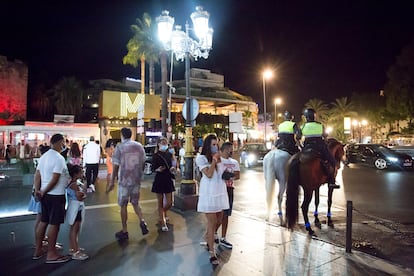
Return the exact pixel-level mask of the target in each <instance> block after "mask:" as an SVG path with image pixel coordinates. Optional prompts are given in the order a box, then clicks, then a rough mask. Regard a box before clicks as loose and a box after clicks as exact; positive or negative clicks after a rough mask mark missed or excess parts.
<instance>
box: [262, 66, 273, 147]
mask: <svg viewBox="0 0 414 276" xmlns="http://www.w3.org/2000/svg"><path fill="white" fill-rule="evenodd" d="M272 76H273V71H272V70H270V69H266V70H264V71H263V118H264V120H263V121H264V134H263V142H264V143H266V140H267V137H266V80H267V79H270V78H271V77H272Z"/></svg>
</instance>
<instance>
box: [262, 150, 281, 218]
mask: <svg viewBox="0 0 414 276" xmlns="http://www.w3.org/2000/svg"><path fill="white" fill-rule="evenodd" d="M271 153H272V152H269V153H268V154H266V155H265V157H264V159H263V174H264V178H265V187H266V203H267V220H270V215H271V211H272V208H273V198H274V193H275V180H276V173H275V169H274V164H273V162H274V160H273V155H270V154H271ZM279 211H280V210H279Z"/></svg>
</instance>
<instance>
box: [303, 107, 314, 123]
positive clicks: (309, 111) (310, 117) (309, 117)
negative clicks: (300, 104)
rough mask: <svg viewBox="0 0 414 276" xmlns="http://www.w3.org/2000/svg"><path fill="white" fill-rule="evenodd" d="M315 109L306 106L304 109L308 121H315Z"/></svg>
mask: <svg viewBox="0 0 414 276" xmlns="http://www.w3.org/2000/svg"><path fill="white" fill-rule="evenodd" d="M315 113H316V112H315V109H313V108H306V109H305V110H304V111H303V116H305V118H306V121H307V122H312V121H315Z"/></svg>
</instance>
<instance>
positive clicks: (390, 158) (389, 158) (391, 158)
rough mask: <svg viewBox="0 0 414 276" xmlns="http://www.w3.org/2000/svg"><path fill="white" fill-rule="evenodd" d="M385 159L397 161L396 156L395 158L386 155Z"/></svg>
mask: <svg viewBox="0 0 414 276" xmlns="http://www.w3.org/2000/svg"><path fill="white" fill-rule="evenodd" d="M387 159H388V160H389V161H391V162H393V163H395V162H397V161H398V158H396V157H387Z"/></svg>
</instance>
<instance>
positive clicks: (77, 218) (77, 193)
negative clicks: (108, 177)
mask: <svg viewBox="0 0 414 276" xmlns="http://www.w3.org/2000/svg"><path fill="white" fill-rule="evenodd" d="M69 175H70V176H71V180H70V182H69V184H68V186H67V188H66V194H67V199H68V209H67V210H66V221H67V222H68V223H69V225H70V231H69V244H70V249H69V255H72V259H73V260H79V261H83V260H86V259H88V258H89V256H88V255H86V254H85V253H84V252H83V250H84V249H83V248H81V247H79V244H78V240H79V232H80V228H81V223H82V221H83V220H84V218H85V203H84V202H83V201H84V200H85V198H86V194H85V185H84V183H82V181H81V179H82V176H83V170H82V167H81V166H79V165H73V166H70V165H69Z"/></svg>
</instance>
